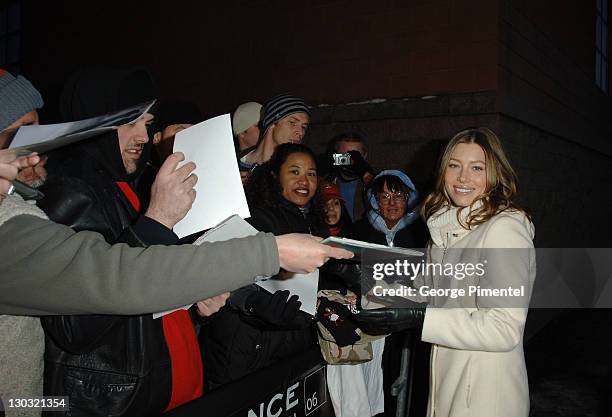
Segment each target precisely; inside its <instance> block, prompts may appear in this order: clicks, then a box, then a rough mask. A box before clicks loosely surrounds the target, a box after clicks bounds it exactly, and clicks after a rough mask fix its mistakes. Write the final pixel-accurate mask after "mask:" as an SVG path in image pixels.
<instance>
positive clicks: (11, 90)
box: [0, 68, 43, 131]
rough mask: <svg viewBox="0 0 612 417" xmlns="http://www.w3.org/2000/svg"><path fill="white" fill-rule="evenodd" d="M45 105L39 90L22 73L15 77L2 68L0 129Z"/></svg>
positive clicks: (0, 75) (0, 70) (0, 71)
mask: <svg viewBox="0 0 612 417" xmlns="http://www.w3.org/2000/svg"><path fill="white" fill-rule="evenodd" d="M42 106H43V100H42V97H41V96H40V93H39V92H38V90H36V89H35V88H34V86H33V85H32V84H31V83H30V82H29V81H28V80H26V79H25V78H24V77H22V76H21V75H20V76H18V77H17V78H15V77H14V76H13V75H12V74H11V73H9V72H7V71H6V70H3V69H2V68H0V131H2V130H4V129H6V128H7V127H9V126H10V125H11V124H12V123H13V122H14V121H15V120H17V119H19V118H20V117H21V116H23V115H24V114H26V113H29V112H31V111H32V110H35V109H40V108H41V107H42Z"/></svg>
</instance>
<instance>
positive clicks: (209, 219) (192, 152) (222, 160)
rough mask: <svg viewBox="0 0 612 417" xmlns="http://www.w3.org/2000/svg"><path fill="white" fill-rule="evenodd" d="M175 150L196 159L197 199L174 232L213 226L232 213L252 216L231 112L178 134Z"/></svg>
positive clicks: (186, 156) (190, 158)
mask: <svg viewBox="0 0 612 417" xmlns="http://www.w3.org/2000/svg"><path fill="white" fill-rule="evenodd" d="M174 152H183V153H184V154H185V160H186V161H193V162H195V164H196V166H197V168H196V170H195V174H196V175H197V176H198V183H197V184H196V186H195V190H196V193H197V194H196V199H195V201H194V203H193V206H192V208H191V210H189V213H187V215H186V216H185V218H184V219H183V220H181V221H180V222H179V223H177V224H176V226H175V227H174V232H175V233H176V234H177V235H178V236H179V237H184V236H188V235H190V234H192V233H196V232H199V231H201V230H205V229H208V228H211V227H213V226H214V225H216V224H218V223H219V222H221V221H222V220H224V219H227V218H228V217H229V216H231V215H233V214H238V215H239V216H240V217H242V218H246V217H250V216H251V213H250V212H249V206H248V204H247V201H246V197H245V195H244V190H243V188H242V181H240V173H239V171H238V161H237V160H236V153H235V151H234V141H233V138H232V125H231V122H230V115H229V114H224V115H222V116H217V117H215V118H212V119H209V120H206V121H203V122H201V123H198V124H197V125H195V126H192V127H190V128H188V129H185V130H182V131H181V132H179V133H177V134H176V137H175V139H174Z"/></svg>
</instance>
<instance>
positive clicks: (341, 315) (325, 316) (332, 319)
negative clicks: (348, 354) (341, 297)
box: [317, 297, 359, 347]
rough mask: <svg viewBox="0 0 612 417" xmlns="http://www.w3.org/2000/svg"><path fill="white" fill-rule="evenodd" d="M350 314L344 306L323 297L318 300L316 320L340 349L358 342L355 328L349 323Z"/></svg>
mask: <svg viewBox="0 0 612 417" xmlns="http://www.w3.org/2000/svg"><path fill="white" fill-rule="evenodd" d="M350 316H351V312H350V311H349V309H348V308H347V307H346V306H345V305H344V304H340V303H338V302H336V301H331V300H328V299H327V298H325V297H320V298H319V306H318V307H317V320H319V322H320V323H321V324H322V325H323V326H325V328H326V329H327V330H328V331H329V332H330V333H331V335H332V336H333V337H334V340H335V341H336V344H337V345H338V346H340V347H344V346H349V345H352V344H354V343H355V342H356V341H357V340H359V335H358V334H357V331H356V330H357V326H355V324H354V323H352V322H350V321H349V318H350Z"/></svg>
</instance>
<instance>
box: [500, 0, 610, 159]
mask: <svg viewBox="0 0 612 417" xmlns="http://www.w3.org/2000/svg"><path fill="white" fill-rule="evenodd" d="M499 12H500V13H499V76H498V77H499V96H500V103H499V104H500V106H499V110H500V112H501V113H503V114H505V115H507V116H509V117H512V118H516V119H518V120H522V121H524V122H525V123H527V124H530V125H532V126H534V127H537V128H539V129H543V130H545V131H547V132H550V133H552V134H554V135H556V136H558V137H560V138H564V139H567V140H571V141H574V142H576V143H578V144H581V145H582V146H586V147H589V148H592V149H595V150H597V151H600V152H603V153H606V154H607V155H610V156H612V142H611V141H610V137H612V117H611V116H610V115H612V100H611V99H610V96H609V95H608V94H604V93H603V92H602V91H601V90H600V89H599V88H598V87H597V86H596V85H595V75H594V70H595V2H594V1H581V2H577V1H572V0H562V1H555V2H552V1H548V0H543V1H536V2H526V1H522V0H520V1H511V0H500V7H499Z"/></svg>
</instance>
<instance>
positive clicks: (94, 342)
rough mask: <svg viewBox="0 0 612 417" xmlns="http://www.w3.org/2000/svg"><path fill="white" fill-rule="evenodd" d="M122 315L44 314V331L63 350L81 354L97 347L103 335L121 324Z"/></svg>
mask: <svg viewBox="0 0 612 417" xmlns="http://www.w3.org/2000/svg"><path fill="white" fill-rule="evenodd" d="M122 319H123V317H122V316H106V315H87V316H45V317H42V318H41V320H42V325H43V328H44V329H45V333H46V334H47V335H48V336H49V337H51V338H52V339H53V341H54V342H55V343H56V344H57V345H58V346H59V347H61V348H62V349H63V350H65V351H67V352H70V353H73V354H82V353H86V352H91V351H92V350H93V349H95V348H96V347H98V346H99V345H100V344H101V343H102V341H103V340H104V337H105V336H106V335H107V334H109V332H112V331H113V330H114V329H115V328H116V327H117V326H118V325H120V324H121V322H122Z"/></svg>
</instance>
